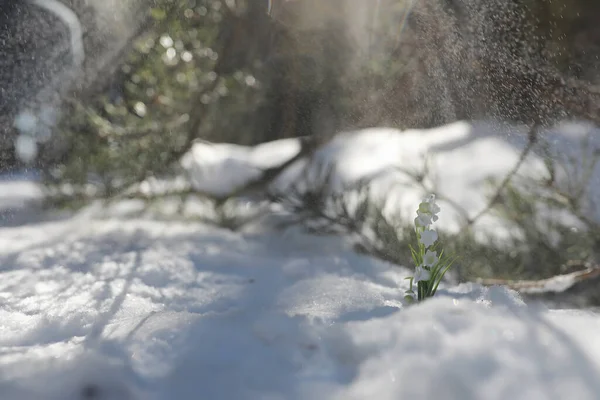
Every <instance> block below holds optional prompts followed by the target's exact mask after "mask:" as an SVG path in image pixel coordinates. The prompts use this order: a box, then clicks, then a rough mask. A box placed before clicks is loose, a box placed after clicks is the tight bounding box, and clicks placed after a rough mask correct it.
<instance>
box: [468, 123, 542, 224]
mask: <svg viewBox="0 0 600 400" xmlns="http://www.w3.org/2000/svg"><path fill="white" fill-rule="evenodd" d="M538 128H539V126H538V124H537V123H536V124H534V125H532V126H531V128H530V129H529V133H528V139H527V145H526V146H525V148H524V149H523V151H522V152H521V155H520V156H519V160H518V161H517V163H516V164H515V166H514V167H513V168H512V169H511V170H510V171H509V173H508V174H506V176H505V177H504V179H503V180H502V183H500V185H499V186H498V187H497V188H496V193H495V194H494V196H493V197H492V198H491V199H490V201H489V202H488V204H487V205H486V206H485V207H484V208H483V209H482V210H481V211H479V212H478V213H477V214H475V216H474V217H472V218H470V219H469V220H468V221H467V224H466V225H465V226H464V227H463V228H462V229H461V231H460V232H459V235H460V234H462V233H464V231H465V230H467V229H468V228H470V227H472V226H473V225H474V224H475V222H477V220H478V219H479V218H481V217H482V216H483V215H485V214H487V213H488V212H489V211H490V210H491V209H492V207H494V206H495V205H496V203H497V202H498V200H499V199H500V197H501V195H502V191H503V190H504V189H505V188H506V186H507V185H508V183H509V182H510V180H511V179H512V178H513V177H514V176H515V175H516V173H517V172H518V171H519V169H520V168H521V166H522V165H523V163H524V162H525V159H526V158H527V156H528V155H529V153H530V152H531V150H532V149H533V147H534V146H535V144H536V143H537V132H538Z"/></svg>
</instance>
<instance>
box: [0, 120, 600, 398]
mask: <svg viewBox="0 0 600 400" xmlns="http://www.w3.org/2000/svg"><path fill="white" fill-rule="evenodd" d="M370 133H371V134H373V137H367V135H366V133H365V132H357V133H354V134H349V137H347V138H346V139H345V140H343V139H337V141H334V142H333V143H332V144H331V145H330V147H329V149H324V150H323V151H324V153H323V154H328V153H327V152H331V153H330V154H333V155H338V156H339V157H340V160H345V161H344V162H346V163H347V164H346V165H345V166H344V167H343V168H339V170H338V176H339V179H340V180H342V179H355V178H356V177H359V176H361V175H366V174H373V173H378V168H376V167H374V165H375V166H376V161H381V162H382V165H388V164H389V163H391V162H394V160H396V158H395V157H396V155H400V154H403V156H402V157H404V159H411V157H412V158H414V160H415V163H417V162H418V160H419V158H420V155H421V154H422V153H423V152H424V151H425V150H426V149H431V148H433V147H435V146H434V145H435V144H436V143H438V142H436V140H438V139H439V138H441V137H442V136H445V137H446V138H447V139H448V143H450V144H453V146H451V145H450V144H448V146H447V147H443V148H442V147H440V146H441V145H437V146H438V148H437V150H436V151H438V152H439V154H441V155H443V156H444V157H446V158H445V162H447V163H449V164H448V165H452V168H445V169H443V171H441V172H447V173H448V174H450V175H451V174H453V173H454V174H456V175H460V174H459V173H456V172H452V171H451V170H454V168H456V169H458V170H459V171H463V172H464V175H463V178H465V179H466V180H467V181H470V182H471V183H470V184H463V186H462V190H470V191H471V196H465V197H468V198H469V199H470V198H471V197H473V198H475V197H477V196H478V195H477V194H475V193H473V188H472V187H470V186H469V185H476V182H477V179H475V178H472V179H471V178H470V177H469V174H468V172H470V171H475V172H477V173H479V170H480V169H485V170H488V171H492V172H494V171H496V170H495V169H494V168H493V167H494V166H495V165H497V166H502V165H504V164H502V162H501V160H496V161H494V160H493V159H494V158H495V157H494V156H498V157H504V156H507V155H508V154H509V149H512V153H510V154H512V158H511V160H512V161H514V160H515V152H517V151H518V148H519V147H518V146H517V145H514V146H513V145H512V144H510V142H509V143H507V142H501V141H500V140H499V139H494V136H493V135H490V136H489V137H487V136H481V137H480V136H476V137H475V139H473V140H471V139H472V137H471V136H470V135H472V131H471V129H468V127H467V126H466V125H465V124H454V125H451V126H449V127H446V128H440V129H438V130H432V131H431V132H429V133H428V135H427V136H426V137H427V139H425V140H423V141H420V140H417V136H418V135H417V133H416V132H412V133H411V132H410V131H409V132H406V133H404V136H405V137H404V140H406V141H402V140H401V139H398V138H397V137H398V133H397V132H396V131H393V130H376V131H372V132H370ZM352 135H354V137H352ZM393 138H397V139H393ZM436 138H437V139H436ZM393 140H396V142H394V141H393ZM410 140H412V141H413V142H414V145H415V147H414V148H412V149H411V148H410V147H408V144H409V143H412V142H410ZM439 140H441V139H439ZM514 141H515V142H516V143H517V144H518V143H519V140H517V139H515V140H514ZM284 143H286V144H285V146H289V147H288V149H289V153H288V154H293V151H294V148H293V143H292V142H290V141H288V142H284ZM353 143H358V145H359V146H360V147H361V148H363V149H365V147H364V146H366V149H365V150H363V151H364V152H365V153H362V154H369V155H372V157H373V159H372V160H370V161H368V159H367V158H364V157H361V156H360V154H361V153H359V151H358V145H357V146H354V144H353ZM378 143H379V144H378ZM393 143H398V146H392V145H391V144H393ZM423 143H424V144H423ZM400 144H402V146H400ZM417 144H418V145H417ZM438 144H439V143H438ZM459 145H460V147H459ZM269 146H270V148H269ZM269 146H267V147H263V148H262V149H263V150H264V149H267V150H265V153H264V154H263V155H262V156H260V157H259V156H256V155H255V154H257V153H255V152H254V151H247V149H246V150H244V149H240V150H241V151H240V152H239V153H237V155H233V154H234V153H235V152H230V153H228V152H227V151H222V153H221V154H222V156H218V157H216V156H215V158H214V159H213V161H212V163H213V164H212V165H213V167H214V170H218V169H219V168H220V165H222V164H220V161H219V160H234V161H235V162H230V164H229V165H234V164H236V163H238V162H239V163H240V164H243V163H242V162H241V161H243V162H247V163H249V165H254V166H256V165H258V163H259V162H260V163H263V164H261V165H263V166H264V165H266V164H265V163H266V162H267V158H268V153H269V152H274V153H277V149H276V148H277V145H276V144H270V145H269ZM336 146H337V147H336ZM418 146H421V147H418ZM511 146H513V147H511ZM218 147H219V146H217V148H218ZM355 147H356V148H355ZM221 148H224V147H221ZM463 148H466V149H469V151H470V152H471V153H464V154H463V155H462V157H461V155H460V151H459V150H460V149H463ZM386 149H387V150H386ZM367 151H368V152H367ZM386 151H387V152H388V153H385V152H386ZM482 151H489V153H488V154H487V155H481V154H479V152H482ZM378 152H380V153H378ZM258 153H260V152H258ZM240 154H242V155H240ZM385 154H388V155H387V158H385V157H384V155H385ZM465 154H468V155H469V156H468V157H466V156H465ZM253 157H258V158H255V159H253ZM281 158H282V159H283V158H285V157H283V156H281ZM257 160H258V161H257ZM352 160H354V161H355V162H352ZM359 160H361V162H364V164H363V166H364V168H365V169H364V170H362V172H361V164H358V162H359ZM188 161H189V162H192V164H193V162H199V160H197V159H193V158H191V161H190V160H188ZM340 162H341V161H340ZM475 162H477V163H480V162H481V163H485V165H483V166H481V168H479V167H474V163H475ZM386 163H387V164H386ZM465 163H468V164H469V165H465ZM531 163H532V165H533V166H535V165H536V163H535V160H533V161H531ZM231 168H234V167H231ZM446 170H448V171H446ZM225 171H229V170H228V169H227V170H221V172H222V173H224V172H225ZM241 171H250V169H249V168H247V165H246V167H243V168H242V167H240V170H237V171H234V173H233V175H234V176H240V175H241V173H242V172H241ZM291 171H293V169H292V170H291ZM290 173H291V172H290ZM227 176H228V175H225V174H223V175H221V178H220V180H216V179H213V181H212V182H215V185H217V184H218V185H221V188H223V187H224V186H225V183H226V181H227ZM458 181H459V179H458V177H456V182H457V184H458ZM198 182H201V180H198ZM206 182H208V181H206ZM282 182H283V183H285V180H282V181H281V182H279V183H277V184H282ZM287 182H289V180H288V181H287ZM235 184H239V181H236V183H235ZM441 184H442V185H446V186H444V187H447V188H449V189H450V188H451V185H449V184H448V183H447V182H445V183H443V182H442V183H441ZM209 186H210V185H208V184H206V185H205V188H206V187H209ZM232 186H235V185H232ZM474 187H477V186H474ZM36 190H39V189H38V187H37V185H36V184H35V182H32V181H31V180H30V179H29V178H27V177H15V176H13V177H11V178H9V179H5V180H2V181H1V182H0V206H2V207H3V209H4V210H8V211H7V212H8V214H10V213H12V212H16V211H15V210H17V209H20V211H18V212H19V213H26V212H27V210H28V207H29V202H30V201H32V200H35V199H36V198H38V197H36V196H39V194H40V193H39V192H36ZM456 194H457V195H458V194H459V193H458V192H457V193H456ZM19 196H21V198H20V199H19ZM407 196H408V198H410V197H411V196H412V197H414V198H415V199H417V200H418V199H419V196H420V193H418V192H416V193H413V192H411V191H409V190H408V189H407ZM406 201H407V203H408V202H409V201H408V200H406ZM470 201H473V204H474V205H475V203H476V201H475V200H473V199H471V200H470ZM414 205H415V204H412V205H411V210H412V209H413V208H414ZM131 208H135V207H133V205H132V203H121V204H120V205H117V206H116V209H118V210H120V211H119V212H107V211H105V210H101V209H99V208H98V206H97V205H91V206H90V207H88V208H86V209H84V210H83V211H80V212H78V213H77V214H75V215H72V216H62V217H61V218H54V219H52V220H48V219H47V218H42V217H39V216H38V214H37V211H36V214H33V215H31V218H29V220H27V221H22V220H19V221H15V220H14V219H12V220H11V219H10V218H8V219H7V218H6V217H4V216H3V217H2V218H1V219H0V398H1V399H7V400H17V399H18V400H23V399H24V400H37V399H40V400H41V399H50V400H71V399H73V400H75V399H107V400H108V399H110V400H125V399H150V400H153V399H156V400H163V399H164V400H166V399H198V398H206V399H324V400H326V399H340V400H342V399H344V400H348V399H378V400H379V399H382V400H386V399H390V400H391V399H394V400H395V399H439V398H444V399H451V400H452V399H456V400H469V399H473V400H475V399H490V400H495V399H498V400H500V399H506V398H510V399H514V400H520V399H523V400H525V399H527V400H529V399H534V400H535V399H578V400H587V399H598V398H600V379H598V377H599V373H600V340H598V335H597V332H598V330H599V329H600V318H598V315H597V314H595V313H593V312H590V311H574V310H571V311H568V310H567V311H565V310H562V311H554V310H549V309H547V308H546V307H544V306H542V305H540V304H528V305H527V304H525V303H524V302H523V301H522V300H521V298H520V297H519V296H518V295H517V294H516V293H515V292H513V291H510V290H508V289H506V288H502V287H493V288H489V289H488V288H484V287H482V286H479V285H476V284H462V285H459V286H456V287H447V286H446V287H444V288H442V290H440V291H439V292H438V295H437V296H436V298H434V299H432V300H430V301H426V302H424V303H422V304H419V305H415V306H411V307H405V306H404V305H403V304H402V296H403V292H404V290H405V289H406V283H405V282H406V281H405V280H404V277H406V276H407V275H409V274H410V272H409V270H407V269H405V268H402V267H397V266H392V265H389V264H387V263H384V262H382V261H378V260H375V259H372V258H370V257H367V256H362V255H358V254H356V253H355V252H353V251H352V249H351V246H350V243H348V242H346V241H345V240H344V239H342V238H334V237H316V236H310V235H307V234H304V233H302V232H301V231H299V230H296V229H294V228H289V229H287V230H285V231H275V232H273V231H268V230H264V229H262V230H261V229H259V227H257V226H254V227H252V226H250V227H248V228H247V229H246V230H243V231H241V232H235V233H234V232H231V231H226V230H223V229H219V228H215V227H208V226H206V225H202V224H199V223H194V222H191V221H189V222H175V221H170V222H168V221H158V220H156V219H152V218H151V217H142V216H138V217H132V216H131V215H130V214H128V213H127V212H126V211H127V210H128V209H131ZM114 210H115V209H113V211H114ZM118 210H117V211H118ZM8 214H6V215H8ZM3 215H4V214H3ZM128 215H129V216H128ZM444 218H445V216H444V215H442V216H441V219H444Z"/></svg>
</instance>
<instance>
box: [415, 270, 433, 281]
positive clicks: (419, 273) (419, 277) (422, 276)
mask: <svg viewBox="0 0 600 400" xmlns="http://www.w3.org/2000/svg"><path fill="white" fill-rule="evenodd" d="M430 277H431V273H430V272H429V271H427V270H426V269H425V268H423V267H417V268H415V274H414V275H413V279H414V282H415V283H419V282H421V281H428V280H429V278H430Z"/></svg>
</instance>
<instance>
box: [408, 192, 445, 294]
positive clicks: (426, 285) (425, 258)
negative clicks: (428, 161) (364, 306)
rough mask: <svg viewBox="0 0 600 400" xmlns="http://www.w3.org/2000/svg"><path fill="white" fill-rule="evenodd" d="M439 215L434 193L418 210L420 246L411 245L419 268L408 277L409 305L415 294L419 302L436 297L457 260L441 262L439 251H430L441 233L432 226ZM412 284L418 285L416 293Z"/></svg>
mask: <svg viewBox="0 0 600 400" xmlns="http://www.w3.org/2000/svg"><path fill="white" fill-rule="evenodd" d="M439 212H440V207H438V205H437V204H436V203H435V195H433V194H432V195H429V196H428V197H426V198H425V199H424V200H423V201H422V202H421V203H420V204H419V207H418V208H417V217H416V218H415V228H416V229H415V231H416V233H417V237H418V239H419V246H417V247H412V246H411V245H409V247H410V251H411V254H412V258H413V261H414V263H415V266H416V268H415V272H414V276H410V277H407V278H406V279H408V280H410V287H409V289H408V290H407V291H405V296H404V299H405V300H406V301H407V302H408V303H409V304H411V303H413V302H414V300H415V295H416V300H417V301H422V300H425V299H427V298H428V297H432V296H434V295H435V293H436V291H437V288H438V285H439V284H440V282H441V281H442V278H443V277H444V274H445V273H446V272H447V271H448V269H449V268H450V266H451V265H452V263H453V262H454V260H455V258H454V257H447V256H444V257H443V258H442V259H440V257H438V254H437V251H432V250H428V249H429V248H430V247H431V246H433V244H434V243H436V242H437V241H438V234H437V232H436V231H435V230H434V229H431V225H432V224H433V222H435V221H437V219H438V217H437V213H439ZM442 253H443V252H442ZM413 284H416V291H417V292H416V293H415V292H414V291H413Z"/></svg>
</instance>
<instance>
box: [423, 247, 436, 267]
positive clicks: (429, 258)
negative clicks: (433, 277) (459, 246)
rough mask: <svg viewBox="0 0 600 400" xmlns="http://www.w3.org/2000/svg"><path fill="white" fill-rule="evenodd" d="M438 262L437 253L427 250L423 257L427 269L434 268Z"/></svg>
mask: <svg viewBox="0 0 600 400" xmlns="http://www.w3.org/2000/svg"><path fill="white" fill-rule="evenodd" d="M437 262H438V256H437V252H435V251H431V250H427V252H426V253H425V255H424V256H423V265H424V266H426V267H433V266H434V265H435V264H436V263H437Z"/></svg>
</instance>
